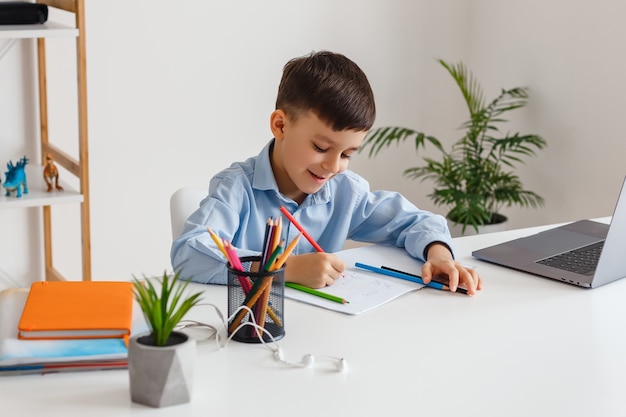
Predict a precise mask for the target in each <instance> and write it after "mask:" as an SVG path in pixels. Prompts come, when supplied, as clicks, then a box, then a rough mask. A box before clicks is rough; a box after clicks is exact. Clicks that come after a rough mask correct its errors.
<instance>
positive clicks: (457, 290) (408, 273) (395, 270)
mask: <svg viewBox="0 0 626 417" xmlns="http://www.w3.org/2000/svg"><path fill="white" fill-rule="evenodd" d="M381 268H382V269H387V270H389V271H393V272H399V273H401V274H405V275H409V276H412V277H416V278H420V279H421V278H422V277H420V276H419V275H415V274H412V273H410V272H404V271H400V270H399V269H394V268H391V267H388V266H384V265H383V266H381ZM432 282H437V283H439V284H441V285H443V287H444V288H443V289H444V290H448V291H450V287H449V286H448V283H447V282H442V281H440V280H438V279H437V278H436V277H433V279H432ZM456 292H458V293H461V294H467V290H466V289H465V288H461V287H457V288H456Z"/></svg>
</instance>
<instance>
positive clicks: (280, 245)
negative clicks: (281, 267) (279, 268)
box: [263, 239, 285, 271]
mask: <svg viewBox="0 0 626 417" xmlns="http://www.w3.org/2000/svg"><path fill="white" fill-rule="evenodd" d="M283 246H285V239H281V241H280V242H279V243H278V245H277V246H276V248H274V252H272V254H271V255H270V257H269V259H268V260H267V262H266V263H265V265H264V266H263V270H264V271H271V270H272V264H273V263H274V261H276V258H278V255H280V252H281V251H282V250H283Z"/></svg>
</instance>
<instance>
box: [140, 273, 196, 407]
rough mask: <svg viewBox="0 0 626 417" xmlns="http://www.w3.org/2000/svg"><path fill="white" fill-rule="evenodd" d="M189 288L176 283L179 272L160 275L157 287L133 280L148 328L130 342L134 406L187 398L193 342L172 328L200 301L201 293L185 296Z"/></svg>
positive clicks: (185, 400)
mask: <svg viewBox="0 0 626 417" xmlns="http://www.w3.org/2000/svg"><path fill="white" fill-rule="evenodd" d="M188 284H189V281H183V280H181V279H180V273H176V274H174V275H168V274H167V273H164V274H163V278H161V279H160V282H158V285H154V284H153V283H152V282H151V281H150V280H145V281H140V280H138V279H136V278H134V279H133V285H134V295H135V299H136V300H137V302H138V304H139V306H140V307H141V310H142V312H143V314H144V317H145V319H146V322H147V324H148V326H149V329H150V330H149V331H148V333H143V334H139V335H136V336H133V337H131V339H130V341H129V347H128V372H129V378H130V395H131V400H132V401H133V402H136V403H139V404H144V405H149V406H151V407H166V406H170V405H175V404H182V403H186V402H189V401H190V400H191V387H192V380H193V368H194V367H193V364H194V360H195V350H196V344H195V341H194V339H193V338H191V337H189V336H187V335H186V334H184V333H182V332H178V331H176V330H175V328H176V326H177V325H178V323H179V322H180V321H181V320H182V318H183V317H184V316H185V314H187V312H188V311H189V310H190V309H191V308H192V307H193V306H195V305H196V304H198V303H199V302H200V300H201V296H202V292H197V293H194V294H189V295H187V294H186V293H185V290H186V288H187V285H188Z"/></svg>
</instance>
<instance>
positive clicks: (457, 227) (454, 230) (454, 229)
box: [447, 215, 509, 237]
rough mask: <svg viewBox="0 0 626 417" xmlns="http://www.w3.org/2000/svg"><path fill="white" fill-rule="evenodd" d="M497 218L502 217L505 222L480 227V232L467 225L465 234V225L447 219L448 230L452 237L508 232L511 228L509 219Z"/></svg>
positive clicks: (503, 217) (504, 217)
mask: <svg viewBox="0 0 626 417" xmlns="http://www.w3.org/2000/svg"><path fill="white" fill-rule="evenodd" d="M497 216H500V217H501V218H502V219H503V221H501V222H499V223H494V224H487V225H484V226H478V232H476V229H474V226H471V225H467V227H466V228H465V232H463V225H462V224H458V223H454V222H453V221H452V220H450V219H447V220H448V228H449V229H450V234H451V235H452V237H460V236H473V235H477V234H484V233H493V232H502V231H504V230H507V229H508V228H509V219H508V218H507V217H506V216H503V215H497Z"/></svg>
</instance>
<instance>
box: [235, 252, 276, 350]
mask: <svg viewBox="0 0 626 417" xmlns="http://www.w3.org/2000/svg"><path fill="white" fill-rule="evenodd" d="M241 265H242V267H243V271H239V270H237V269H233V267H232V265H230V264H228V317H231V316H232V315H233V314H234V313H235V312H236V311H237V309H239V307H241V306H242V305H245V306H247V307H248V308H249V309H250V310H251V311H252V314H253V315H254V322H255V323H256V324H258V325H259V326H262V327H263V328H264V329H265V330H266V331H267V332H268V333H270V334H271V335H272V337H273V338H274V340H279V339H281V338H282V337H283V336H284V335H285V317H284V306H285V268H284V267H283V268H280V269H277V270H276V271H269V272H267V271H260V269H261V268H260V265H261V257H259V256H248V257H244V258H241ZM252 314H250V311H249V310H246V309H241V310H239V311H238V312H237V314H235V316H234V317H233V318H232V319H231V320H230V322H229V323H228V335H229V336H231V335H232V338H233V340H237V341H239V342H244V343H261V340H260V337H262V338H263V340H264V341H265V342H269V341H271V340H272V339H271V338H270V336H269V335H268V334H267V333H266V332H263V331H262V330H260V329H257V328H256V327H255V326H252ZM245 323H248V324H249V325H242V324H245Z"/></svg>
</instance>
